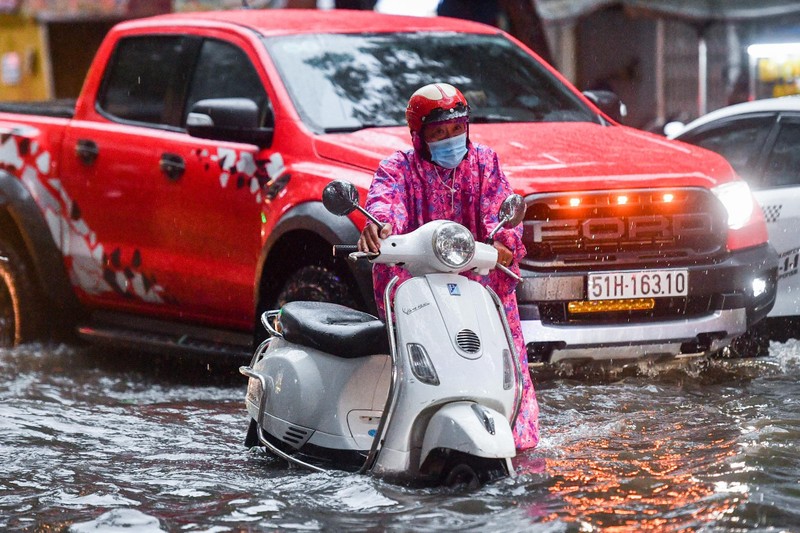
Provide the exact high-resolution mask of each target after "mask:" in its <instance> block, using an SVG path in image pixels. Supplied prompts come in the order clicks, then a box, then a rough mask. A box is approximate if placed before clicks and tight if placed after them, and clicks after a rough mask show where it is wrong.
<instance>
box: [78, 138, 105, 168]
mask: <svg viewBox="0 0 800 533" xmlns="http://www.w3.org/2000/svg"><path fill="white" fill-rule="evenodd" d="M75 155H77V156H78V159H80V160H81V163H83V164H84V165H87V166H88V165H91V164H92V163H94V161H95V159H97V156H98V155H100V149H99V148H98V147H97V143H96V142H94V141H93V140H91V139H78V142H77V144H76V145H75Z"/></svg>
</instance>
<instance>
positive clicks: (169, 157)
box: [158, 154, 186, 181]
mask: <svg viewBox="0 0 800 533" xmlns="http://www.w3.org/2000/svg"><path fill="white" fill-rule="evenodd" d="M158 166H159V167H160V168H161V172H163V173H164V174H166V175H167V177H168V178H169V179H170V180H172V181H178V180H179V179H181V176H183V173H184V172H185V171H186V163H185V162H184V161H183V158H182V157H181V156H179V155H176V154H161V160H160V161H159V162H158Z"/></svg>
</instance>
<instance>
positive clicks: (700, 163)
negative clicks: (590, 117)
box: [315, 122, 735, 194]
mask: <svg viewBox="0 0 800 533" xmlns="http://www.w3.org/2000/svg"><path fill="white" fill-rule="evenodd" d="M470 139H471V140H472V141H473V142H478V143H481V144H485V145H487V146H489V147H491V148H493V149H494V150H495V151H496V152H497V154H498V156H499V158H500V164H501V166H502V168H503V171H504V172H505V174H506V176H507V177H508V179H509V181H510V182H511V184H512V186H513V187H514V189H515V190H516V191H517V192H519V193H522V194H531V193H535V192H549V191H564V190H569V191H581V190H597V189H628V188H639V187H648V186H653V185H654V184H658V185H659V186H664V187H678V186H684V187H686V186H695V187H706V188H710V187H714V186H715V185H719V184H720V183H724V182H727V181H730V180H732V179H735V174H734V172H733V170H732V169H731V167H730V165H729V164H728V163H727V161H725V159H723V158H722V157H721V156H719V155H717V154H715V153H713V152H710V151H708V150H704V149H702V148H698V147H695V146H691V145H688V144H684V143H680V142H677V141H671V140H667V139H665V138H663V137H659V136H657V135H653V134H650V133H647V132H644V131H640V130H636V129H633V128H628V127H624V126H601V125H599V124H591V123H585V122H568V123H565V122H562V123H552V122H550V123H524V124H523V123H515V124H471V125H470ZM410 147H411V144H410V138H409V134H408V129H407V128H400V127H396V128H373V129H364V130H360V131H358V132H355V133H342V134H327V135H321V136H318V137H316V139H315V148H316V151H317V153H318V155H319V156H320V157H322V158H325V159H331V160H335V161H338V162H341V163H345V164H349V165H355V166H357V167H360V168H363V169H364V170H367V171H369V172H372V171H374V170H375V168H377V166H378V164H379V163H380V162H381V160H383V159H384V158H386V157H387V156H389V155H390V154H391V153H392V152H394V151H395V150H406V149H409V148H410Z"/></svg>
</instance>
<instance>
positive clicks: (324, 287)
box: [276, 265, 356, 308]
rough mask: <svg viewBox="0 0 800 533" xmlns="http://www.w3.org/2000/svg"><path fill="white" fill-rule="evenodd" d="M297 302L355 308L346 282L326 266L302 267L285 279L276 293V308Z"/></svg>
mask: <svg viewBox="0 0 800 533" xmlns="http://www.w3.org/2000/svg"><path fill="white" fill-rule="evenodd" d="M298 300H305V301H312V302H334V303H338V304H341V305H345V306H347V307H356V302H355V300H354V298H353V296H352V293H351V287H350V285H349V284H348V283H347V280H345V279H344V278H343V277H342V276H340V275H339V274H338V273H337V272H336V271H335V270H334V269H333V268H331V267H329V266H327V265H308V266H304V267H301V268H300V269H299V270H297V271H296V272H294V273H293V274H291V275H290V276H289V277H288V278H287V280H286V283H284V285H283V288H282V289H281V291H280V292H279V293H278V299H277V302H276V303H277V308H280V307H283V305H284V304H285V303H287V302H294V301H298Z"/></svg>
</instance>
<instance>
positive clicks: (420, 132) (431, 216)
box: [358, 83, 539, 450]
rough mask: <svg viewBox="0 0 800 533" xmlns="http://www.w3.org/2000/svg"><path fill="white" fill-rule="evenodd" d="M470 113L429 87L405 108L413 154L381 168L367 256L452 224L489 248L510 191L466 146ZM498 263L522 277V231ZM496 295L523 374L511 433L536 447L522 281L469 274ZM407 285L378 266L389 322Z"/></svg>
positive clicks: (489, 154)
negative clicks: (438, 224)
mask: <svg viewBox="0 0 800 533" xmlns="http://www.w3.org/2000/svg"><path fill="white" fill-rule="evenodd" d="M469 110H470V108H469V105H468V103H467V100H466V98H464V95H463V94H462V93H461V92H460V91H459V90H458V89H457V88H455V87H453V86H452V85H450V84H447V83H432V84H429V85H425V86H424V87H421V88H420V89H418V90H417V91H416V92H414V94H413V95H412V96H411V98H410V100H409V102H408V106H407V108H406V120H407V122H408V126H409V129H410V131H411V141H412V145H413V148H412V149H411V150H407V151H397V152H395V153H394V154H392V155H391V156H389V157H388V158H387V159H385V160H384V161H383V162H381V164H380V165H379V167H378V169H377V170H376V172H375V175H374V177H373V181H372V184H371V185H370V189H369V193H368V195H367V200H366V204H365V208H366V210H367V211H369V212H370V213H371V214H372V215H374V216H375V217H376V218H377V219H378V220H381V221H385V224H384V225H383V226H382V227H378V226H377V225H375V224H373V223H371V222H370V223H367V225H366V226H365V227H364V230H363V231H362V233H361V236H360V238H359V241H358V248H359V250H360V251H362V252H378V251H379V250H380V244H381V239H385V238H386V237H388V236H389V235H400V234H406V233H408V232H411V231H413V230H415V229H417V228H419V227H420V226H422V225H423V224H425V223H426V222H429V221H432V220H445V219H446V220H451V221H454V222H458V223H459V224H462V225H464V226H465V227H466V228H467V229H469V230H470V231H471V232H472V234H473V236H474V237H475V239H476V240H478V241H481V242H483V241H485V240H486V239H487V238H488V236H489V235H490V233H491V231H492V230H493V229H494V228H495V227H496V226H497V225H498V223H499V219H498V216H497V213H498V212H499V209H498V207H499V205H500V203H501V202H502V201H503V200H504V199H505V198H506V197H507V196H508V195H509V194H512V192H513V191H512V189H511V186H510V184H509V183H508V180H507V179H506V177H505V175H504V174H503V171H502V170H501V168H500V164H499V161H498V157H497V154H496V153H495V152H494V151H493V150H492V149H491V148H489V147H487V146H483V145H481V144H476V143H472V142H470V140H469ZM492 244H493V245H494V247H495V248H496V249H497V252H498V263H499V264H500V265H502V266H505V267H507V268H509V269H511V271H512V272H514V273H516V274H519V265H518V262H519V260H520V259H522V258H523V257H525V253H526V252H525V246H524V244H523V243H522V228H521V227H515V228H504V229H502V230H500V231H499V232H497V233H496V235H495V236H494V240H493V243H492ZM464 275H465V276H468V277H470V278H472V279H474V280H476V281H479V282H481V283H482V284H484V285H487V286H489V287H491V288H492V290H494V291H495V293H497V295H498V296H499V297H500V299H501V301H502V303H503V307H504V308H505V313H506V316H507V319H508V323H509V326H510V328H511V333H512V335H513V338H514V344H515V348H516V350H517V354H518V357H519V358H520V361H521V364H522V369H523V392H522V404H521V408H520V412H519V416H518V417H517V421H516V425H515V427H514V428H513V430H514V441H515V444H516V447H517V449H518V450H526V449H530V448H533V447H535V446H536V445H537V444H538V442H539V405H538V403H537V401H536V393H535V391H534V387H533V382H532V381H531V377H530V373H529V372H527V368H528V364H527V354H526V350H525V342H524V340H523V337H522V329H521V326H520V318H519V310H518V308H517V298H516V295H515V292H514V289H515V287H516V284H517V281H516V280H515V279H513V278H511V277H510V276H508V275H507V274H505V273H504V272H502V271H499V270H493V271H492V272H490V273H489V274H488V275H486V276H481V275H478V274H475V273H473V272H469V273H464ZM394 276H399V277H400V280H401V281H404V280H406V279H408V278H409V277H410V275H409V274H408V272H407V271H405V270H404V269H403V268H402V267H400V266H390V265H383V264H375V265H374V266H373V282H374V287H375V300H376V302H377V305H378V310H379V313H380V315H381V317H382V318H383V317H385V310H384V305H383V295H384V290H385V288H386V286H387V284H388V283H389V281H390V280H391V279H392V278H393V277H394Z"/></svg>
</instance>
